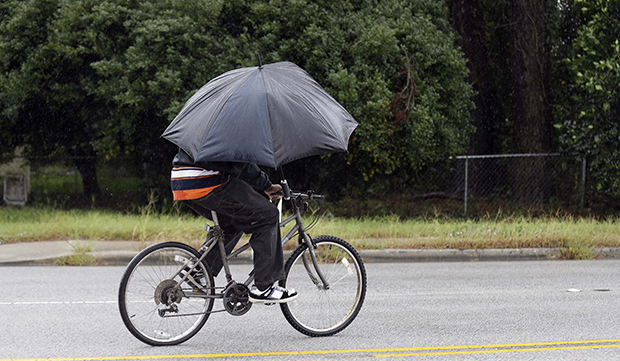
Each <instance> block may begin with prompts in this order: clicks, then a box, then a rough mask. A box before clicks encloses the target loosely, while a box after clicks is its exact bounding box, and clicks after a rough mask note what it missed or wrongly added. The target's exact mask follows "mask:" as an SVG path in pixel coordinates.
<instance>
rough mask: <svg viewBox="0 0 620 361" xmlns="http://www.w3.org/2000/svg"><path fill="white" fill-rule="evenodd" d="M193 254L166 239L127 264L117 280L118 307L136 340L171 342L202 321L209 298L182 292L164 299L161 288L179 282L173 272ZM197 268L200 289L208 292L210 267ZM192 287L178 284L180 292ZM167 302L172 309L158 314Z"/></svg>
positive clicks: (184, 336) (191, 331)
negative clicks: (118, 281) (168, 299)
mask: <svg viewBox="0 0 620 361" xmlns="http://www.w3.org/2000/svg"><path fill="white" fill-rule="evenodd" d="M197 256H198V253H197V252H196V251H195V250H194V249H193V248H191V247H189V246H187V245H184V244H179V243H173V242H166V243H160V244H156V245H154V246H151V247H149V248H147V249H145V250H144V251H142V252H141V253H140V254H139V255H138V256H136V257H135V258H134V260H132V262H131V263H130V264H129V266H128V268H127V270H126V271H125V275H124V276H123V279H122V281H121V287H120V290H119V307H120V311H121V317H122V318H123V322H124V323H125V325H126V326H127V328H128V329H129V331H131V333H132V334H133V335H134V336H136V337H137V338H138V339H139V340H141V341H143V342H145V343H147V344H150V345H154V346H163V345H175V344H179V343H181V342H184V341H186V340H188V339H189V338H191V337H192V336H194V335H195V334H196V333H197V332H198V331H199V330H200V328H202V326H203V325H204V324H205V322H206V321H207V318H208V317H209V312H210V311H211V309H212V307H213V299H205V298H187V297H185V296H184V295H183V296H182V297H180V298H179V300H178V301H175V302H167V301H166V300H167V297H168V296H166V295H165V289H171V288H174V287H175V286H176V285H178V284H179V283H180V282H181V278H182V275H176V277H175V274H177V273H178V272H179V270H180V269H182V268H183V267H185V264H186V262H187V261H188V260H194V261H195V260H197ZM197 269H200V270H201V271H202V272H203V274H204V275H205V277H204V279H203V280H202V282H203V285H204V286H205V287H204V289H203V290H207V291H205V292H211V293H212V290H213V277H212V276H211V271H210V270H209V269H208V268H207V267H205V266H204V264H202V263H201V264H199V265H198V266H197ZM194 288H196V287H192V286H190V285H189V284H187V283H186V282H183V283H182V284H181V290H183V293H186V292H190V291H192V290H193V289H194ZM179 295H181V294H179ZM171 306H172V307H175V308H176V310H175V311H167V312H165V313H164V315H162V314H161V312H162V311H161V310H164V309H170V307H171Z"/></svg>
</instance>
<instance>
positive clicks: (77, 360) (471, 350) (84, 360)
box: [0, 339, 620, 361]
mask: <svg viewBox="0 0 620 361" xmlns="http://www.w3.org/2000/svg"><path fill="white" fill-rule="evenodd" d="M534 346H538V347H534ZM619 347H620V339H608V340H586V341H561V342H533V343H514V344H491V345H464V346H427V347H398V348H369V349H350V350H315V351H273V352H243V353H218V354H190V355H144V356H106V357H57V358H13V359H0V361H35V360H36V361H95V360H101V361H112V360H119V361H122V360H153V359H159V360H166V359H183V358H226V357H228V358H235V357H264V356H294V355H298V356H303V355H330V354H331V355H336V354H354V353H358V354H361V353H363V354H366V355H365V356H371V357H372V356H374V357H407V356H408V357H411V356H427V355H464V354H485V353H508V352H537V351H557V350H584V349H602V348H619ZM492 349H494V350H492ZM412 351H418V352H412ZM422 351H426V352H422Z"/></svg>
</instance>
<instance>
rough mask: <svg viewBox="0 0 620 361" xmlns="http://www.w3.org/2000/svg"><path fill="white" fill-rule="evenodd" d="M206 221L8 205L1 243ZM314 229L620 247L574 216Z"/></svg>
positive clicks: (415, 243)
mask: <svg viewBox="0 0 620 361" xmlns="http://www.w3.org/2000/svg"><path fill="white" fill-rule="evenodd" d="M204 224H205V220H204V219H203V218H200V217H196V216H193V215H189V214H179V213H171V214H157V213H151V212H142V213H141V214H123V213H118V212H112V211H105V210H87V211H84V210H70V211H66V210H64V211H63V210H57V209H51V208H40V209H39V208H28V207H25V208H12V207H6V208H0V242H3V243H12V242H31V241H45V240H59V239H65V240H134V241H144V242H146V241H155V242H160V241H166V240H169V241H179V242H184V243H188V244H190V245H194V246H196V245H199V244H200V243H201V241H202V240H203V238H204V236H205V232H204ZM310 234H311V235H313V236H318V235H322V234H331V235H335V236H338V237H341V238H344V239H346V240H348V241H349V242H350V243H352V244H353V245H354V246H355V247H356V248H358V249H389V248H400V249H485V248H486V249H490V248H498V249H502V248H504V249H505V248H563V249H566V250H567V252H569V253H570V252H573V253H579V252H581V251H582V250H587V249H590V248H594V247H620V222H619V221H618V220H617V219H607V220H596V219H592V218H574V217H570V216H562V217H556V216H548V217H542V218H533V217H527V216H518V217H511V216H503V217H501V218H500V217H497V218H491V217H489V218H487V219H479V220H464V219H443V218H426V219H410V220H401V219H399V218H398V217H389V216H388V217H377V218H353V219H348V218H339V217H334V218H332V219H326V218H325V219H322V220H321V221H320V222H319V223H318V224H317V225H316V226H315V227H314V228H313V229H311V230H310Z"/></svg>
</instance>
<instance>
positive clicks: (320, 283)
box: [299, 229, 329, 290]
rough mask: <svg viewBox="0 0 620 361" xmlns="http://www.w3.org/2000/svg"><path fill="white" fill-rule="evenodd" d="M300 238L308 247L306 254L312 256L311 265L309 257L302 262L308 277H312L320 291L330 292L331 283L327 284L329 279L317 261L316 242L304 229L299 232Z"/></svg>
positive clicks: (302, 258) (302, 257) (303, 258)
mask: <svg viewBox="0 0 620 361" xmlns="http://www.w3.org/2000/svg"><path fill="white" fill-rule="evenodd" d="M299 238H300V242H302V239H303V242H304V243H306V246H307V247H306V252H308V253H309V254H310V260H311V261H312V263H310V262H308V258H307V257H305V256H304V255H302V256H301V260H302V261H303V263H304V267H305V268H306V273H308V276H309V277H310V279H311V280H312V282H313V283H314V284H315V285H316V286H317V287H318V288H319V289H323V290H328V289H329V282H327V278H325V275H324V274H323V272H322V271H321V267H320V266H319V262H318V260H317V259H316V253H315V252H314V250H315V248H316V245H315V244H314V242H312V239H310V237H309V236H308V234H307V233H306V232H305V231H304V230H303V229H301V230H300V231H299ZM312 270H314V271H315V272H316V274H317V275H318V277H319V278H318V279H317V277H316V276H315V275H314V273H313V272H312ZM319 279H320V280H319Z"/></svg>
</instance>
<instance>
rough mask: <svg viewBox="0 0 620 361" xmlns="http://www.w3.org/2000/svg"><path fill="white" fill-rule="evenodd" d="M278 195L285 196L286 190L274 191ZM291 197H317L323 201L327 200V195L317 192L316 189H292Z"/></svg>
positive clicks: (316, 198)
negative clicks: (299, 190)
mask: <svg viewBox="0 0 620 361" xmlns="http://www.w3.org/2000/svg"><path fill="white" fill-rule="evenodd" d="M274 194H275V195H277V196H281V197H284V192H283V191H278V192H275V193H274ZM289 194H290V198H291V199H298V198H299V199H304V200H305V199H315V200H317V201H322V200H325V196H324V195H322V194H315V193H314V191H307V192H296V191H290V193H289Z"/></svg>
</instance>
